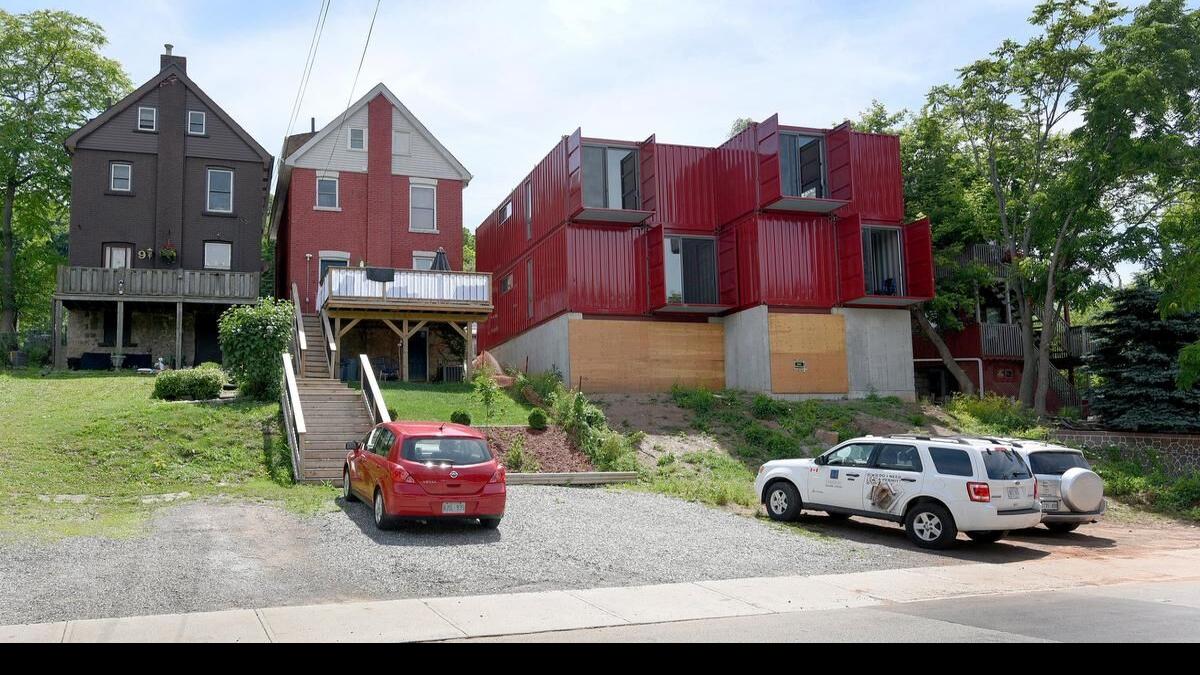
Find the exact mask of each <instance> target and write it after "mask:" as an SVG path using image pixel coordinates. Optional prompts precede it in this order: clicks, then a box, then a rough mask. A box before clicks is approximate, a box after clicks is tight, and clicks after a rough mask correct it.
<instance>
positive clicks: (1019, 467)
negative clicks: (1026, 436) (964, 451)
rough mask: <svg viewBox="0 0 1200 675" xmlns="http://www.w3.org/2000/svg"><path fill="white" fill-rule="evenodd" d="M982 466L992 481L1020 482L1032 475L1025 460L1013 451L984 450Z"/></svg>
mask: <svg viewBox="0 0 1200 675" xmlns="http://www.w3.org/2000/svg"><path fill="white" fill-rule="evenodd" d="M983 466H984V467H985V468H986V469H987V475H988V478H991V479H992V480H1021V479H1023V478H1029V477H1030V476H1031V475H1032V474H1031V473H1030V472H1029V467H1028V466H1025V460H1023V459H1021V456H1020V455H1018V454H1017V453H1016V452H1015V451H1013V450H1007V449H1002V448H1001V449H985V450H984V451H983Z"/></svg>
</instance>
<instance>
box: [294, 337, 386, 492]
mask: <svg viewBox="0 0 1200 675" xmlns="http://www.w3.org/2000/svg"><path fill="white" fill-rule="evenodd" d="M304 338H305V340H306V342H307V344H308V349H306V350H305V351H304V355H303V357H302V359H301V360H302V364H303V365H302V370H301V374H300V377H299V378H297V380H296V388H297V390H298V391H299V392H300V409H301V410H302V411H303V413H304V422H305V426H306V427H307V432H306V433H305V434H304V438H303V441H302V442H301V446H302V447H301V448H300V451H301V452H300V467H299V471H298V474H299V478H300V480H302V481H306V482H313V481H331V482H335V483H336V482H340V481H341V480H342V466H343V464H344V463H345V459H346V442H347V441H356V440H362V439H363V438H364V437H365V436H366V435H367V432H369V431H370V430H371V427H372V426H374V424H373V423H372V418H371V414H370V413H369V412H368V410H367V406H366V404H365V403H364V401H363V395H362V392H361V391H359V390H358V389H354V388H351V387H349V386H347V385H346V384H345V383H344V382H340V381H338V380H335V379H333V378H332V375H333V374H332V373H331V372H330V370H329V352H328V351H326V349H325V348H324V345H325V344H326V342H325V336H324V334H323V333H322V331H321V319H320V317H317V316H305V317H304Z"/></svg>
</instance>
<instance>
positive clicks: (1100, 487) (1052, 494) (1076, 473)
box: [1004, 438, 1108, 533]
mask: <svg viewBox="0 0 1200 675" xmlns="http://www.w3.org/2000/svg"><path fill="white" fill-rule="evenodd" d="M1004 443H1006V444H1008V445H1011V446H1012V447H1013V448H1014V449H1016V451H1017V453H1018V454H1020V455H1021V456H1022V457H1024V458H1025V462H1026V463H1028V464H1029V468H1030V469H1032V470H1033V475H1034V477H1035V478H1037V481H1038V495H1039V497H1040V498H1041V501H1042V523H1043V524H1044V525H1045V526H1046V528H1047V529H1049V530H1050V531H1051V532H1059V533H1066V532H1071V531H1073V530H1074V529H1075V528H1077V527H1079V526H1080V525H1082V524H1084V523H1095V522H1097V521H1099V520H1100V517H1101V516H1103V515H1104V511H1105V509H1106V508H1107V506H1108V504H1107V502H1106V501H1105V499H1104V481H1103V480H1101V479H1100V476H1098V475H1097V474H1096V472H1095V471H1092V466H1091V465H1090V464H1088V461H1087V458H1086V457H1084V456H1083V452H1081V451H1079V450H1076V449H1075V448H1068V447H1065V446H1061V445H1054V444H1052V443H1043V442H1041V441H1022V440H1018V439H1010V438H1006V439H1004Z"/></svg>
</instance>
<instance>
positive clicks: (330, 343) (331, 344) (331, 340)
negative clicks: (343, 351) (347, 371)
mask: <svg viewBox="0 0 1200 675" xmlns="http://www.w3.org/2000/svg"><path fill="white" fill-rule="evenodd" d="M321 330H322V331H323V332H324V335H325V348H326V354H328V355H329V379H333V364H335V363H337V339H336V336H335V335H334V334H333V329H332V328H330V327H329V314H328V313H326V312H325V309H324V308H322V309H321Z"/></svg>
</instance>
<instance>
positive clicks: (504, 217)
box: [497, 199, 512, 224]
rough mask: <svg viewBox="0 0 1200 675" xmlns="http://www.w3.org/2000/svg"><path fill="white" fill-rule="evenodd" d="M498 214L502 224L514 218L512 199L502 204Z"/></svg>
mask: <svg viewBox="0 0 1200 675" xmlns="http://www.w3.org/2000/svg"><path fill="white" fill-rule="evenodd" d="M497 215H498V216H499V217H500V222H501V223H502V224H503V223H507V222H508V220H509V219H510V218H512V199H509V200H508V201H506V202H504V203H503V204H501V205H500V210H499V211H497Z"/></svg>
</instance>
